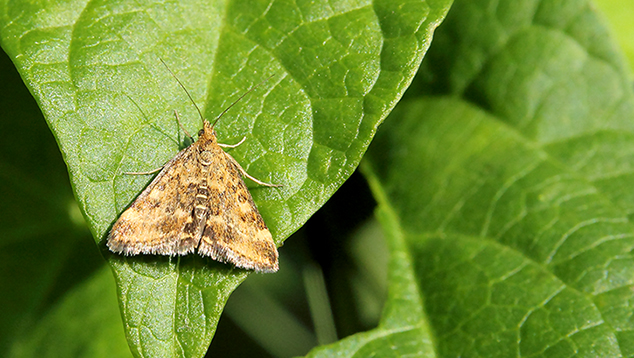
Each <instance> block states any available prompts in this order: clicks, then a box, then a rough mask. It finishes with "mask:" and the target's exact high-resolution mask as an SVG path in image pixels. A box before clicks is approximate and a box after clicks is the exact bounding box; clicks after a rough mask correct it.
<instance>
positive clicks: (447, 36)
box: [318, 0, 634, 357]
mask: <svg viewBox="0 0 634 358" xmlns="http://www.w3.org/2000/svg"><path fill="white" fill-rule="evenodd" d="M427 60H429V61H427ZM422 71H423V72H422V73H421V76H420V77H419V80H420V81H419V82H418V83H417V84H416V86H415V88H416V92H413V93H409V98H411V100H409V101H406V102H402V103H401V104H400V105H399V107H398V109H397V110H395V111H394V112H393V113H392V114H391V115H390V117H389V118H388V120H386V122H385V124H384V126H383V127H382V128H381V131H380V132H379V133H378V135H377V137H376V139H375V142H374V143H373V145H372V146H371V149H370V150H369V152H368V155H367V157H366V158H367V161H365V162H364V165H363V168H364V172H365V174H366V176H367V177H368V180H369V182H370V185H371V187H372V190H373V192H374V195H375V198H376V199H377V201H378V202H379V209H378V216H379V219H380V221H381V222H382V224H383V226H384V228H385V231H386V233H387V237H388V240H389V242H390V250H391V255H392V258H391V260H392V263H391V266H390V275H391V276H390V277H391V283H390V285H391V287H390V292H391V293H390V296H389V298H388V302H387V304H386V309H385V312H384V318H383V321H382V324H381V325H380V326H379V327H378V328H377V329H376V330H374V331H371V332H369V333H362V334H357V335H355V336H352V337H349V338H347V339H345V340H343V341H341V342H339V343H337V344H336V345H334V346H331V347H324V348H321V349H319V350H318V351H325V350H326V349H330V351H329V353H330V354H334V353H337V354H339V356H350V357H352V356H358V357H360V356H363V355H367V354H368V353H369V352H372V353H375V352H376V353H375V355H377V356H380V355H387V354H384V353H383V349H384V346H383V345H380V344H378V345H377V341H380V340H382V339H384V338H383V336H378V337H373V336H370V335H371V334H374V335H378V334H379V333H381V332H383V333H385V334H389V333H390V332H391V331H390V328H392V327H395V326H396V327H400V328H401V329H402V330H404V331H407V332H408V333H409V332H414V333H411V334H410V336H398V337H396V336H394V337H393V338H391V339H390V344H391V345H392V346H393V347H394V349H395V350H397V351H398V350H403V351H405V350H406V349H409V348H410V347H412V346H414V347H416V348H418V350H416V352H417V353H416V354H418V355H427V356H439V357H457V356H460V357H511V356H514V357H515V356H517V357H526V356H540V357H542V356H543V357H570V356H575V357H622V356H631V355H632V354H633V352H634V339H633V337H634V335H633V334H632V332H633V327H632V324H631V320H630V317H631V316H632V309H631V301H632V299H633V297H634V295H633V294H632V293H633V292H634V256H633V255H632V248H633V247H634V225H633V224H632V222H631V213H632V210H633V209H634V204H632V203H633V200H632V198H634V186H632V185H631V183H632V179H633V178H632V174H631V173H632V167H633V166H634V158H633V157H632V154H631V153H633V152H634V150H633V149H634V147H632V143H634V125H633V124H632V123H634V122H633V121H632V118H633V117H634V93H633V92H632V88H631V83H630V82H629V80H628V79H629V78H630V73H629V72H628V70H627V67H626V66H625V65H624V61H623V59H622V56H621V55H620V54H619V53H618V50H616V48H615V47H614V45H613V43H612V41H611V39H610V38H609V36H608V35H607V31H606V29H605V27H604V26H603V24H602V23H601V21H599V20H598V17H597V14H596V13H595V10H594V8H593V7H592V6H591V5H590V4H589V3H588V2H585V1H567V2H535V1H506V2H498V3H496V6H491V4H490V2H489V1H485V0H477V1H472V0H470V1H466V0H465V1H458V2H456V3H455V4H454V6H453V7H452V11H451V13H450V15H449V16H448V17H447V21H446V22H445V23H444V24H443V26H442V27H441V28H440V29H439V31H438V32H437V34H436V41H435V42H434V45H433V46H432V48H431V49H430V52H429V54H428V56H427V58H426V64H425V67H424V69H423V70H422ZM447 93H448V94H449V95H448V96H447V95H445V96H440V95H439V94H447ZM430 94H431V95H430ZM397 278H400V281H399V279H397ZM360 352H363V354H361V353H360Z"/></svg>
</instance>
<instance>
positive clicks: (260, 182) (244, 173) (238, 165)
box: [225, 153, 283, 188]
mask: <svg viewBox="0 0 634 358" xmlns="http://www.w3.org/2000/svg"><path fill="white" fill-rule="evenodd" d="M225 154H226V155H227V157H229V158H231V161H233V162H234V163H235V165H236V166H237V167H238V169H240V172H241V173H242V175H244V176H245V177H247V178H249V179H251V180H253V181H254V182H256V183H258V184H260V185H264V186H268V187H273V188H279V187H282V186H283V185H281V184H271V183H265V182H263V181H261V180H258V179H256V178H254V177H252V176H250V175H249V173H247V171H246V170H244V168H242V166H241V165H240V163H238V161H237V160H235V159H233V157H232V156H231V155H229V153H225Z"/></svg>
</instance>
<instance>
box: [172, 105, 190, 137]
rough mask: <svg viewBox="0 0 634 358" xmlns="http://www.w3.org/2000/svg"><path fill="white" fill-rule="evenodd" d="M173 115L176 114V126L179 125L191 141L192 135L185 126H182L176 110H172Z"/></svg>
mask: <svg viewBox="0 0 634 358" xmlns="http://www.w3.org/2000/svg"><path fill="white" fill-rule="evenodd" d="M174 116H176V122H178V126H179V127H181V129H182V130H183V132H185V135H186V136H188V137H189V139H191V141H192V142H193V141H194V137H192V135H191V134H189V132H188V131H187V129H185V127H183V125H182V124H181V118H180V117H179V116H178V112H177V111H176V110H174Z"/></svg>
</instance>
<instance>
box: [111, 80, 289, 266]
mask: <svg viewBox="0 0 634 358" xmlns="http://www.w3.org/2000/svg"><path fill="white" fill-rule="evenodd" d="M168 69H169V68H168ZM170 72H171V71H170ZM177 80H178V79H177ZM179 84H180V81H179ZM181 86H182V84H181ZM183 88H184V86H183ZM252 90H253V89H252ZM249 92H251V90H249V91H248V92H247V93H249ZM247 93H245V94H244V95H246V94H247ZM244 95H243V96H242V97H244ZM188 96H189V93H188ZM242 97H240V98H239V99H238V100H237V101H239V100H240V99H241V98H242ZM190 98H191V96H190ZM237 101H236V102H234V104H235V103H237ZM232 106H233V104H232V105H231V106H229V107H228V108H227V109H225V111H224V112H223V114H224V113H225V112H226V111H227V110H228V109H229V108H231V107H232ZM199 112H200V111H199ZM221 116H222V114H221V115H220V116H219V117H218V119H219V118H220V117H221ZM201 118H202V115H201ZM177 119H178V116H177ZM216 122H217V120H216ZM179 123H180V122H179ZM214 124H215V122H214ZM213 127H214V126H213V125H212V124H210V123H209V122H208V121H207V120H204V119H203V128H202V129H201V130H200V132H199V133H198V140H196V141H195V142H194V143H192V144H191V145H190V146H189V147H187V148H185V149H183V150H182V151H180V152H179V153H178V154H177V155H176V156H175V157H174V158H173V159H172V160H170V161H169V162H167V163H166V164H165V165H164V166H163V169H162V170H161V171H160V173H159V174H158V175H157V176H156V178H154V180H152V182H151V183H150V185H148V187H147V188H146V189H145V190H144V191H143V192H142V193H141V194H140V195H139V196H138V197H137V199H136V200H135V201H134V203H132V205H131V206H130V207H129V208H128V209H127V210H125V211H124V212H123V214H121V216H120V217H119V219H118V220H117V221H116V223H115V224H114V226H113V227H112V230H111V231H110V234H109V235H108V241H107V246H108V248H109V249H110V250H111V251H112V252H115V253H120V254H124V255H138V254H153V255H170V256H175V255H187V254H189V253H192V252H195V251H196V252H198V254H200V255H202V256H209V257H211V258H212V259H214V260H217V261H221V262H226V263H231V264H233V265H235V266H236V267H240V268H245V269H251V270H256V271H261V272H275V271H277V270H278V267H279V266H278V253H277V248H276V246H275V242H273V238H272V236H271V233H270V232H269V230H268V228H267V227H266V224H265V223H264V220H262V216H260V213H259V212H258V209H257V208H256V206H255V203H254V202H253V199H252V198H251V194H250V193H249V190H248V189H247V187H246V185H245V184H244V181H243V179H242V175H243V174H244V175H245V176H247V177H249V178H251V179H254V178H252V177H250V176H249V175H248V174H247V173H246V172H244V170H243V169H242V167H241V166H240V165H239V164H238V162H236V160H235V159H233V157H231V156H230V155H229V154H228V153H226V152H225V151H224V150H223V149H222V148H221V144H219V143H218V142H217V140H216V132H215V131H214V129H213ZM238 144H239V143H238ZM254 180H255V182H257V183H259V184H264V185H268V186H277V185H271V184H266V183H262V182H260V181H258V180H256V179H254Z"/></svg>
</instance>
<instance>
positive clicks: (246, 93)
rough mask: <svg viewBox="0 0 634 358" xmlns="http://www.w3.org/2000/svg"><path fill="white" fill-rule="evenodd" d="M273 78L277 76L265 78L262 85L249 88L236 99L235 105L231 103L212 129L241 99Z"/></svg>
mask: <svg viewBox="0 0 634 358" xmlns="http://www.w3.org/2000/svg"><path fill="white" fill-rule="evenodd" d="M273 76H275V74H273V75H270V76H269V77H267V78H265V79H264V80H262V81H260V83H258V84H257V85H255V86H253V87H251V88H249V90H248V91H246V92H244V93H243V94H242V95H241V96H240V97H238V99H236V100H235V101H233V103H231V104H230V105H229V107H227V108H225V109H224V111H222V112H221V113H220V115H218V117H216V120H215V121H214V123H213V124H212V125H211V128H213V127H215V126H216V123H218V121H219V120H220V118H222V116H224V115H225V113H227V111H229V110H230V109H231V107H233V106H235V105H236V104H238V102H240V100H241V99H243V98H244V97H246V96H247V95H248V94H249V93H251V92H253V91H255V90H256V89H257V88H258V87H260V86H262V85H263V84H265V83H266V82H267V81H268V80H270V79H271V78H273Z"/></svg>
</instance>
